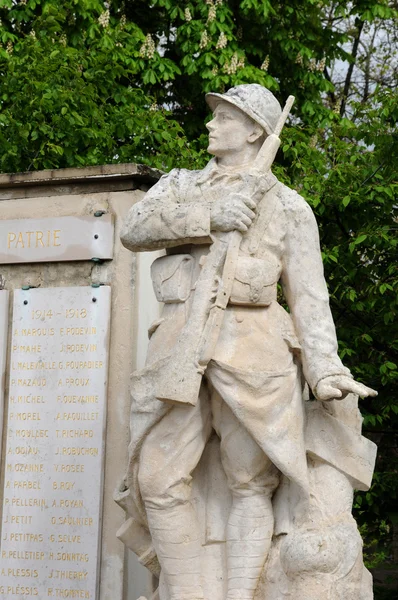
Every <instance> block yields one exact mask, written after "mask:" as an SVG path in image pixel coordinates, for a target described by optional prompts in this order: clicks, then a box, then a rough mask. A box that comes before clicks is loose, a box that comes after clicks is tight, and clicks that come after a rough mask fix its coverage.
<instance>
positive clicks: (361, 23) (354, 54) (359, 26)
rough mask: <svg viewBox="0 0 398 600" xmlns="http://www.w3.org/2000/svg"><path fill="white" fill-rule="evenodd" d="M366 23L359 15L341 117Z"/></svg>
mask: <svg viewBox="0 0 398 600" xmlns="http://www.w3.org/2000/svg"><path fill="white" fill-rule="evenodd" d="M364 24H365V23H364V21H362V20H361V19H360V18H359V17H357V18H356V19H355V27H356V29H357V32H356V35H355V37H354V43H353V45H352V50H351V56H352V62H351V63H350V66H349V67H348V71H347V75H346V78H345V82H344V90H343V98H342V100H341V106H340V116H341V117H342V116H343V115H344V111H345V107H346V104H347V98H348V92H349V91H350V85H351V79H352V74H353V72H354V67H355V59H356V57H357V54H358V47H359V39H360V37H361V33H362V29H363V26H364Z"/></svg>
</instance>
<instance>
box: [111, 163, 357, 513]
mask: <svg viewBox="0 0 398 600" xmlns="http://www.w3.org/2000/svg"><path fill="white" fill-rule="evenodd" d="M234 177H235V178H236V177H237V174H236V173H234V172H233V171H231V170H228V169H220V168H219V167H218V165H217V162H216V160H215V159H213V160H211V161H210V163H209V164H208V165H207V167H206V168H205V169H204V170H203V171H188V170H184V169H175V170H173V171H171V172H170V173H169V174H168V175H164V176H163V177H162V178H161V179H160V180H159V182H158V183H157V184H156V185H155V186H154V187H153V188H151V190H150V191H149V192H148V193H147V194H146V196H145V198H144V199H143V200H142V201H141V202H139V203H137V204H135V205H134V206H133V207H132V208H131V210H130V212H129V215H128V217H127V220H126V222H125V225H124V228H123V231H122V241H123V244H124V245H125V246H126V247H127V248H128V249H130V250H132V251H148V250H158V249H162V248H166V249H167V256H166V257H164V258H160V259H157V261H156V263H155V264H154V266H153V269H152V277H153V280H154V287H155V292H156V293H157V296H158V298H159V300H162V301H164V302H165V305H164V308H163V313H162V318H161V319H160V320H159V321H158V322H157V323H155V324H154V326H153V328H152V331H151V340H150V346H149V351H148V360H147V366H146V368H145V369H144V370H143V371H141V372H139V373H136V374H135V375H134V376H133V381H132V399H133V404H132V418H131V435H132V438H131V445H130V465H129V470H128V474H127V476H126V480H125V490H126V491H125V492H124V494H125V496H127V495H128V494H130V496H129V498H130V499H129V501H128V502H127V501H126V502H124V506H125V507H126V506H127V504H129V506H127V510H128V512H130V514H131V515H133V516H134V517H135V518H136V519H138V520H142V522H143V523H145V514H144V513H145V511H144V509H143V506H142V505H140V497H139V493H138V490H136V489H134V488H135V487H136V485H137V477H136V475H137V469H138V464H139V451H140V447H141V443H142V440H143V439H144V438H145V436H146V435H147V433H148V431H149V430H150V429H151V428H152V427H153V426H154V425H155V424H156V423H157V422H158V421H159V420H160V419H162V418H164V416H165V415H166V414H167V412H168V411H169V410H170V407H169V406H167V405H165V404H164V403H162V402H161V401H159V400H157V399H156V398H155V396H154V381H155V380H156V369H157V367H158V366H159V365H160V364H161V363H162V360H163V359H164V358H165V357H166V356H168V355H169V354H170V353H171V352H172V348H173V344H174V343H175V342H176V340H177V338H178V334H179V332H180V331H181V329H182V327H183V326H184V324H185V322H186V319H187V317H188V314H189V307H190V299H191V298H192V294H193V293H194V288H195V281H196V279H197V277H198V276H199V273H200V269H201V265H203V261H204V260H205V259H204V258H203V257H205V256H206V254H207V252H208V250H209V247H210V244H211V242H212V238H211V236H212V235H213V234H214V232H212V231H211V227H210V212H211V205H212V202H214V201H215V200H216V199H217V198H219V197H221V196H222V195H223V194H225V193H228V189H231V182H233V180H234ZM265 188H266V189H267V191H266V193H265V194H264V196H263V197H262V199H261V201H260V202H259V203H258V206H257V210H256V217H255V219H254V221H253V223H252V225H251V227H250V228H249V230H248V232H247V233H245V234H244V235H243V239H242V243H241V247H240V252H239V260H238V265H237V269H236V274H235V281H234V287H233V293H232V295H231V301H230V304H229V306H228V307H227V309H226V311H225V317H224V321H223V325H222V330H221V334H220V337H219V340H218V343H217V347H216V349H215V352H214V355H213V359H212V361H211V362H210V364H209V367H208V371H207V372H208V374H209V378H210V379H211V383H212V385H213V386H214V387H216V389H217V391H218V392H219V393H220V395H221V397H222V398H223V400H224V401H225V402H226V403H227V404H228V406H229V407H230V408H231V410H232V412H233V413H234V415H235V416H236V417H237V418H238V419H239V420H240V421H241V422H242V423H243V424H244V426H245V428H246V429H247V431H249V432H250V434H251V435H252V437H253V438H254V439H255V440H256V441H257V443H258V444H259V445H260V446H261V448H262V449H263V450H264V452H265V454H267V456H268V457H269V458H270V459H271V460H272V462H273V463H274V464H275V465H276V466H277V467H278V469H279V470H280V471H281V472H282V473H283V474H284V475H285V476H286V478H287V479H288V480H291V481H293V482H294V483H296V484H297V485H298V487H299V488H300V489H301V490H304V492H305V490H306V489H307V488H308V481H307V463H306V455H305V445H304V434H303V427H304V415H303V406H302V404H303V403H302V389H303V380H304V379H305V380H306V381H307V382H308V384H309V386H310V387H311V388H312V390H315V389H316V386H317V383H318V382H319V381H320V380H321V379H323V378H325V377H327V376H329V375H350V373H349V371H348V369H346V368H345V367H344V366H343V365H342V363H341V361H340V359H339V357H338V355H337V341H336V333H335V327H334V323H333V320H332V316H331V312H330V308H329V299H328V292H327V287H326V283H325V280H324V275H323V266H322V259H321V253H320V248H319V237H318V229H317V224H316V221H315V218H314V215H313V213H312V210H311V208H310V207H309V205H308V204H307V202H306V201H305V200H304V199H303V198H302V197H301V196H300V195H299V194H297V193H296V192H295V191H293V190H291V189H289V188H288V187H286V186H285V185H283V184H281V183H280V182H279V181H278V180H277V179H276V178H275V177H274V176H273V175H272V174H269V175H268V176H267V177H266V185H265ZM278 282H280V283H281V285H282V289H283V293H284V297H285V299H286V302H287V304H288V306H289V310H290V314H289V313H288V312H287V311H285V310H284V308H282V307H281V306H280V304H278V302H277V283H278ZM187 410H190V408H189V407H187Z"/></svg>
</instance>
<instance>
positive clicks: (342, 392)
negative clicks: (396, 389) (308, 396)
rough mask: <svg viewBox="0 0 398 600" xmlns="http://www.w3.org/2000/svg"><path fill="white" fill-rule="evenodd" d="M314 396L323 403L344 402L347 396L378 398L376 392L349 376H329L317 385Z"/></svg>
mask: <svg viewBox="0 0 398 600" xmlns="http://www.w3.org/2000/svg"><path fill="white" fill-rule="evenodd" d="M314 394H315V396H316V398H317V399H318V400H320V401H321V402H327V401H329V400H343V399H344V398H345V397H346V396H347V394H357V395H358V396H362V398H366V397H367V396H377V392H376V390H372V388H370V387H367V386H366V385H363V383H359V382H358V381H355V380H354V379H352V378H351V377H348V376H347V375H329V376H328V377H325V378H324V379H321V380H320V381H319V382H318V383H317V385H316V388H315V391H314Z"/></svg>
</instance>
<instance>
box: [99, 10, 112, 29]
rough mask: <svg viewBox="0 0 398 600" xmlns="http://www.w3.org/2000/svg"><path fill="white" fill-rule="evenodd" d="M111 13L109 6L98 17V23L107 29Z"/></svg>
mask: <svg viewBox="0 0 398 600" xmlns="http://www.w3.org/2000/svg"><path fill="white" fill-rule="evenodd" d="M110 17H111V15H110V12H109V8H107V9H106V10H105V11H104V12H103V13H101V14H100V16H99V17H98V23H99V24H100V25H102V27H103V28H104V29H105V28H106V27H108V25H109V19H110Z"/></svg>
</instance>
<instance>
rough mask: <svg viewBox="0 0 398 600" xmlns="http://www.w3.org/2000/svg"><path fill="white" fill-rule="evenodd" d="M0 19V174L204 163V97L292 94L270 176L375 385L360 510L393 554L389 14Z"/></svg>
mask: <svg viewBox="0 0 398 600" xmlns="http://www.w3.org/2000/svg"><path fill="white" fill-rule="evenodd" d="M0 19H1V22H0V44H1V46H0V77H1V79H0V145H1V155H0V171H2V172H15V171H24V170H32V169H46V168H59V167H72V166H85V165H94V164H103V163H110V162H141V163H147V164H150V165H151V166H156V167H160V168H162V169H164V170H169V169H170V168H172V167H175V166H180V167H189V168H194V167H202V166H203V165H204V164H205V163H206V161H207V160H208V155H207V153H206V136H205V134H204V128H203V122H204V120H205V119H206V118H207V115H208V109H207V107H206V104H205V101H204V93H205V92H206V91H210V90H211V91H223V90H226V89H228V87H230V86H232V85H236V84H239V83H247V82H250V83H260V84H262V85H265V86H266V87H268V88H269V89H271V90H272V91H273V92H274V93H275V94H276V95H277V96H278V98H279V99H280V100H281V102H283V101H284V99H285V98H286V97H287V96H288V95H289V94H294V95H295V96H296V103H295V106H294V109H293V117H292V119H291V123H290V124H291V125H294V127H292V126H291V127H286V129H285V131H284V133H283V144H282V145H283V152H282V151H281V152H280V154H279V155H278V157H277V161H276V166H275V171H276V173H277V174H278V176H279V177H280V178H281V179H282V180H284V181H285V182H286V183H288V184H289V185H291V186H292V187H295V188H296V189H299V191H300V192H301V193H302V194H303V195H304V196H305V197H306V199H307V200H308V202H309V203H310V204H311V206H312V207H313V209H314V211H315V213H316V215H317V218H318V222H319V225H320V232H321V238H322V240H321V241H322V246H323V255H324V264H325V269H326V274H327V279H328V282H329V287H330V293H331V302H332V310H333V313H334V315H335V320H336V325H337V329H338V336H339V340H340V352H341V356H342V358H343V359H344V361H345V363H346V364H347V366H349V367H350V368H351V369H352V371H353V373H354V375H355V377H357V378H358V379H359V380H362V381H364V382H366V383H367V384H369V385H371V386H372V387H375V388H376V389H378V390H379V397H378V398H377V399H376V400H367V401H365V402H363V403H362V408H363V414H364V419H365V420H364V429H365V432H366V434H367V435H369V436H371V437H372V439H374V440H375V441H376V442H377V443H378V444H379V459H378V464H377V471H376V475H375V480H374V481H375V483H374V486H373V488H372V490H371V491H370V492H368V493H367V494H358V495H357V497H356V506H357V516H358V519H359V520H360V522H361V523H362V525H363V527H364V531H365V532H366V534H367V538H368V540H372V539H375V540H378V553H379V556H381V557H383V556H384V555H383V552H385V557H386V559H388V558H389V557H390V554H389V550H388V549H387V550H384V546H383V543H384V542H383V540H388V539H389V535H391V531H392V528H393V526H394V523H395V527H396V528H397V526H398V515H397V512H398V511H397V508H396V505H397V499H398V483H397V475H396V474H397V470H398V448H397V439H398V433H397V428H398V402H397V400H396V396H395V394H394V387H395V386H396V382H397V378H398V371H397V364H398V341H397V340H398V332H397V316H396V312H397V292H398V289H397V260H396V259H397V235H396V233H397V201H396V197H397V175H396V168H395V165H396V164H397V158H398V157H397V134H396V133H394V132H395V127H396V123H397V116H398V108H397V107H398V101H397V69H398V58H397V44H396V42H397V38H398V26H397V22H398V21H397V9H396V3H394V2H392V1H391V2H389V1H388V0H351V1H348V0H335V1H333V0H288V1H285V0H274V1H273V2H271V1H270V0H186V1H185V0H184V1H183V2H181V0H152V1H151V2H147V1H146V0H134V1H125V2H122V1H121V0H113V1H111V2H109V3H104V2H102V1H101V0H62V1H61V2H60V1H59V0H19V1H17V0H0ZM389 531H390V533H389ZM397 535H398V534H397ZM383 536H384V537H383ZM375 558H377V556H376V554H375V553H374V552H373V559H372V560H373V563H374V562H375ZM397 558H398V557H397Z"/></svg>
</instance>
